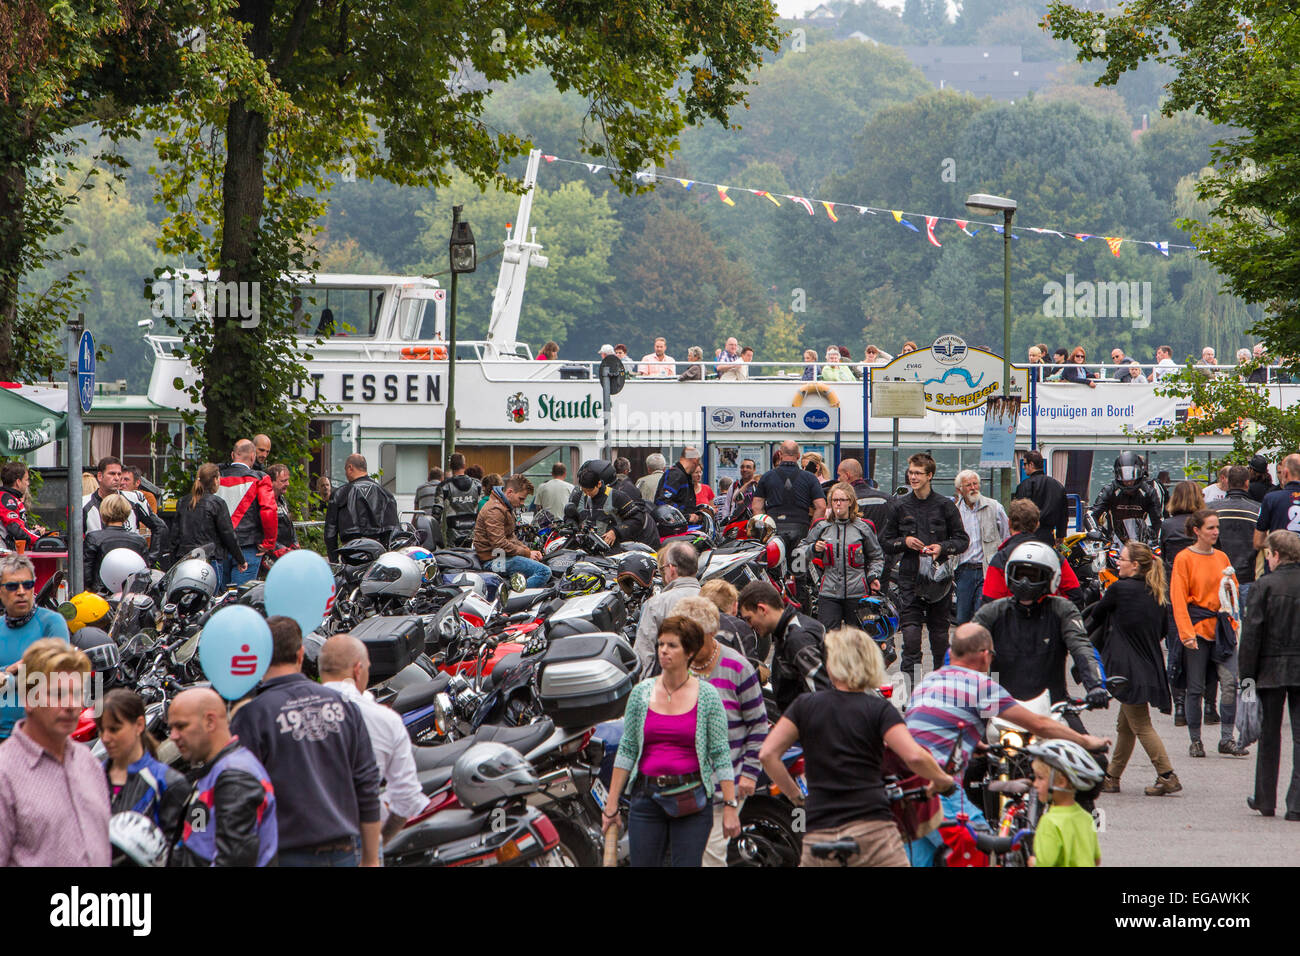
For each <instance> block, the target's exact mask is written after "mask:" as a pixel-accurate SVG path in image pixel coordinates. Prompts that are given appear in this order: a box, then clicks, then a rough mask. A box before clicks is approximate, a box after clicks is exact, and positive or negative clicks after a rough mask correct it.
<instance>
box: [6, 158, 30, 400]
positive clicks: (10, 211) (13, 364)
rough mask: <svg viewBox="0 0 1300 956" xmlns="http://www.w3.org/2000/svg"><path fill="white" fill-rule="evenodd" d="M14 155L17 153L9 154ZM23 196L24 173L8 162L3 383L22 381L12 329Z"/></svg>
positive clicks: (22, 231)
mask: <svg viewBox="0 0 1300 956" xmlns="http://www.w3.org/2000/svg"><path fill="white" fill-rule="evenodd" d="M14 145H18V144H17V143H15V144H14ZM18 152H21V150H15V151H14V152H13V153H10V155H11V156H13V155H16V154H17V153H18ZM26 195H27V171H26V170H25V169H24V168H23V166H22V165H21V164H19V163H16V162H14V161H13V160H12V159H10V161H9V162H8V163H7V164H5V165H3V166H0V381H6V382H20V381H22V379H23V370H22V369H20V368H19V367H18V365H19V360H20V359H21V356H19V355H17V354H15V352H14V329H15V328H17V325H18V282H19V279H20V278H21V277H22V254H23V237H24V236H25V235H26V232H27V229H26V221H25V219H24V216H23V201H24V199H25V197H26Z"/></svg>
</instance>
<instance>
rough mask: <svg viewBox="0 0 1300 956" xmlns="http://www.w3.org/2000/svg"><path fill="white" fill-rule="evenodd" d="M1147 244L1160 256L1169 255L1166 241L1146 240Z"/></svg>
mask: <svg viewBox="0 0 1300 956" xmlns="http://www.w3.org/2000/svg"><path fill="white" fill-rule="evenodd" d="M1147 245H1148V246H1151V247H1152V248H1153V249H1155V250H1156V251H1158V252H1159V253H1160V254H1161V255H1162V256H1168V255H1169V243H1167V242H1148V243H1147Z"/></svg>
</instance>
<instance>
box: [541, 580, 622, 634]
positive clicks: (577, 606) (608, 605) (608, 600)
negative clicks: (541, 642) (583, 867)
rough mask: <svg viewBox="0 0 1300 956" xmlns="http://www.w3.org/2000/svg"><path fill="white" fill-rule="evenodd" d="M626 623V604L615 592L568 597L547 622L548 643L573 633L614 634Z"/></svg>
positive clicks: (619, 594) (620, 595)
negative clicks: (609, 632) (608, 632)
mask: <svg viewBox="0 0 1300 956" xmlns="http://www.w3.org/2000/svg"><path fill="white" fill-rule="evenodd" d="M626 623H627V603H626V602H625V601H624V600H623V595H622V594H621V593H620V592H618V591H599V592H597V593H596V594H583V595H579V596H578V597H573V598H569V599H568V600H566V601H565V602H564V603H563V604H561V605H560V607H559V608H558V609H557V610H556V611H555V613H554V614H552V615H551V616H550V617H549V618H547V620H546V636H547V638H549V639H550V640H556V639H557V638H561V637H568V636H570V635H572V634H592V633H599V632H605V631H611V632H615V633H617V632H618V631H621V630H622V629H623V625H624V624H626Z"/></svg>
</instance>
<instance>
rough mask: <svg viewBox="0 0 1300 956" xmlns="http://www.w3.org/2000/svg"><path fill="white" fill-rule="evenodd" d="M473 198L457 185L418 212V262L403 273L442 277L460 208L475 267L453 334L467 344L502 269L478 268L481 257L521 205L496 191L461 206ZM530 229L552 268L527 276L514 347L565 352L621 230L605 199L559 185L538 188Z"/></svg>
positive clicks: (476, 333)
mask: <svg viewBox="0 0 1300 956" xmlns="http://www.w3.org/2000/svg"><path fill="white" fill-rule="evenodd" d="M472 190H473V187H472V186H471V185H470V183H469V181H468V180H467V179H465V178H463V177H457V178H456V179H454V180H453V181H452V184H451V186H449V187H447V188H445V189H440V190H438V192H437V196H436V197H434V198H433V199H431V200H429V201H427V202H425V203H424V205H423V206H421V208H420V210H419V213H418V219H419V221H420V222H421V223H422V225H423V229H422V231H421V233H420V235H419V237H418V239H417V240H416V249H418V250H419V251H420V256H421V258H419V259H417V260H414V261H412V262H410V263H409V264H408V265H407V268H408V269H410V270H411V271H415V272H421V273H427V274H437V273H444V272H446V270H447V267H448V266H447V240H448V238H449V236H450V233H451V207H452V206H453V205H459V204H463V205H464V207H465V208H464V211H463V212H462V213H461V215H462V217H463V218H464V219H466V220H468V221H469V223H470V225H471V227H472V228H473V229H474V235H475V238H476V239H477V241H478V243H479V249H480V265H479V268H478V270H477V271H476V272H473V273H471V274H469V275H466V276H461V277H460V279H459V280H458V288H457V292H456V297H457V300H458V301H457V304H456V312H457V328H458V330H459V332H458V334H463V335H464V336H465V337H467V338H483V337H485V336H486V335H487V328H488V320H489V319H490V318H491V314H492V297H493V295H494V293H495V291H496V281H497V275H498V268H497V267H498V266H499V264H500V263H499V260H498V259H491V260H488V261H486V262H484V261H483V257H484V256H485V255H490V254H492V253H493V252H496V251H499V250H500V248H501V243H502V242H503V241H504V240H505V237H506V226H507V224H510V223H512V222H513V220H514V218H515V215H516V213H517V212H518V204H519V201H518V197H517V196H514V195H512V194H510V193H507V192H503V191H499V190H489V191H488V192H487V193H485V194H481V195H478V196H475V197H473V198H469V199H465V197H467V196H468V195H469V193H470V192H471V191H472ZM462 199H465V201H464V202H463V203H462V202H461V200H462ZM453 200H455V201H454V202H453ZM533 225H534V226H535V227H536V228H537V233H538V239H539V241H541V242H542V243H543V244H544V245H545V249H546V255H547V258H548V259H549V260H550V263H549V265H548V267H547V268H545V269H536V268H534V269H530V270H529V272H528V290H527V292H526V294H525V297H524V303H523V309H522V311H521V313H520V317H519V339H520V341H523V342H531V343H533V345H534V347H535V348H536V347H540V346H541V344H542V343H543V342H546V341H548V340H554V341H555V342H556V343H558V344H560V345H564V344H565V342H566V341H567V340H568V338H569V332H570V330H571V329H572V328H573V327H574V326H575V325H576V324H577V323H578V322H579V321H581V320H582V319H583V318H585V317H587V316H590V315H591V314H592V313H593V312H594V311H595V309H596V308H597V304H598V302H599V300H600V297H601V295H602V293H603V292H604V290H605V287H606V286H607V285H608V284H609V282H610V280H611V278H612V276H611V273H610V253H611V250H612V249H613V246H614V243H615V242H616V241H617V240H618V237H619V233H620V226H619V224H618V222H617V221H616V220H615V218H614V215H613V212H612V210H611V209H610V205H609V202H608V201H607V200H606V198H605V197H604V196H598V195H593V194H592V193H591V191H590V190H589V189H588V188H587V186H586V185H585V184H584V183H581V182H569V183H564V184H562V185H560V186H559V187H557V188H555V189H542V188H541V187H538V189H537V192H536V194H535V198H534V202H533ZM443 281H444V283H445V281H446V280H445V279H444V280H443Z"/></svg>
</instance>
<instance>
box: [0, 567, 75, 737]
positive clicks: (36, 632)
mask: <svg viewBox="0 0 1300 956" xmlns="http://www.w3.org/2000/svg"><path fill="white" fill-rule="evenodd" d="M0 604H3V605H4V619H5V620H4V625H3V626H0V668H3V671H0V674H3V676H4V677H5V678H6V679H7V680H12V678H11V677H9V675H11V674H15V673H17V671H18V662H19V661H20V660H22V656H23V652H24V651H26V650H27V648H28V647H29V646H30V645H32V644H34V643H35V642H36V641H39V640H40V639H41V638H43V637H59V638H62V639H63V640H65V641H66V640H67V639H68V624H67V622H66V621H64V620H63V615H61V614H58V613H56V612H54V611H51V610H49V609H47V608H43V607H37V606H36V568H35V566H34V565H33V564H32V562H31V559H30V558H28V557H27V556H26V555H22V554H6V555H5V556H4V557H0ZM22 716H23V708H22V707H21V706H18V705H14V706H0V740H7V739H8V737H9V734H10V733H12V732H13V729H14V724H16V723H17V722H18V721H19V720H20V719H22Z"/></svg>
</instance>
